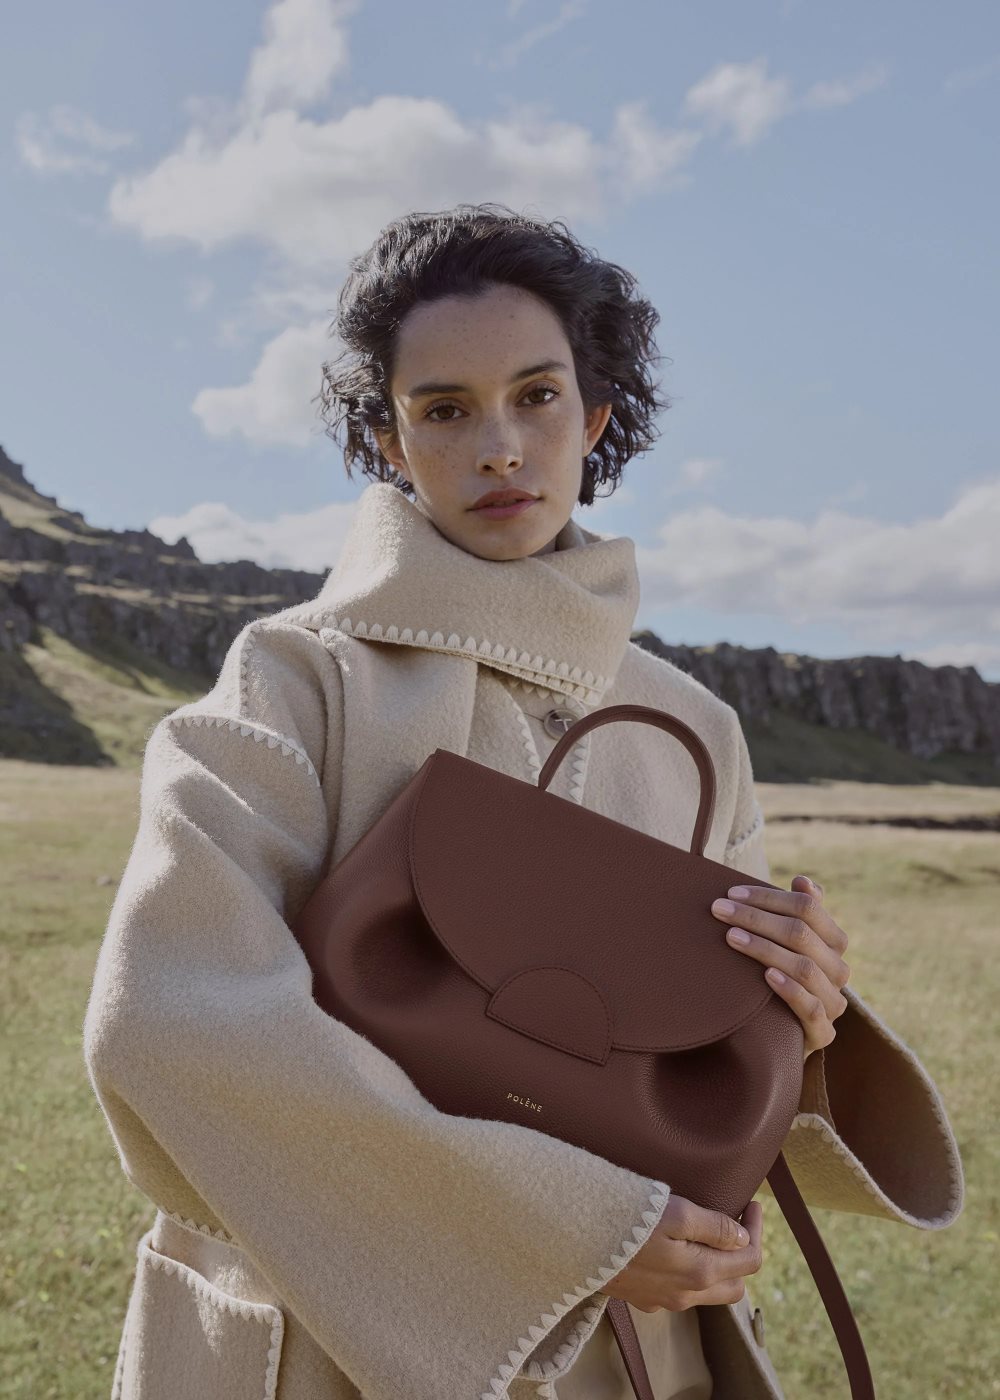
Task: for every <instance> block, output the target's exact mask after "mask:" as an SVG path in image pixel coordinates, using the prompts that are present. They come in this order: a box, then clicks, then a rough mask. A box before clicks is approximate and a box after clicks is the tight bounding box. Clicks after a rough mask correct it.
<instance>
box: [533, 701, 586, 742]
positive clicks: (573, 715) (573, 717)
mask: <svg viewBox="0 0 1000 1400" xmlns="http://www.w3.org/2000/svg"><path fill="white" fill-rule="evenodd" d="M579 718H580V716H579V715H578V714H577V712H576V711H575V710H571V709H570V708H569V706H568V705H558V706H557V707H556V708H555V709H554V710H549V712H548V714H547V715H546V716H545V718H544V719H543V721H542V723H543V724H544V725H545V732H546V734H548V735H549V737H550V738H552V739H561V738H562V736H563V735H564V734H565V733H566V730H567V729H569V727H570V726H571V725H572V724H575V723H576V721H577V720H578V719H579Z"/></svg>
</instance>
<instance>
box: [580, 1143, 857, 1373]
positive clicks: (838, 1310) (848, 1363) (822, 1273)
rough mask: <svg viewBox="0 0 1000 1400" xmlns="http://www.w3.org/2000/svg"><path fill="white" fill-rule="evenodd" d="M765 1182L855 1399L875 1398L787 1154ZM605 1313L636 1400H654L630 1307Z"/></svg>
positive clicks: (620, 1305) (621, 1304) (849, 1315)
mask: <svg viewBox="0 0 1000 1400" xmlns="http://www.w3.org/2000/svg"><path fill="white" fill-rule="evenodd" d="M767 1180H768V1182H769V1183H770V1186H771V1190H772V1191H773V1192H774V1198H775V1200H776V1201H777V1202H778V1205H779V1206H780V1207H781V1213H782V1215H784V1217H785V1219H786V1220H787V1221H788V1224H789V1226H790V1228H791V1231H792V1234H793V1235H794V1236H795V1238H796V1240H797V1241H798V1245H799V1248H800V1249H801V1250H802V1253H803V1254H804V1255H805V1260H806V1263H807V1264H808V1265H809V1271H810V1273H811V1274H812V1276H813V1280H814V1282H815V1284H816V1287H817V1288H818V1289H819V1294H820V1297H821V1298H822V1299H823V1305H824V1307H825V1308H826V1312H827V1316H828V1317H829V1319H830V1321H831V1323H832V1324H833V1330H834V1332H835V1334H836V1337H837V1345H838V1346H839V1347H840V1354H841V1356H842V1357H843V1358H844V1365H845V1367H846V1368H847V1376H848V1379H849V1380H850V1383H851V1400H875V1384H874V1381H873V1380H872V1373H871V1368H870V1366H869V1364H868V1357H867V1355H866V1354H865V1347H864V1342H863V1341H862V1340H861V1333H860V1332H859V1331H858V1324H857V1322H856V1321H855V1318H854V1313H853V1312H852V1311H851V1304H850V1302H849V1301H848V1298H847V1294H846V1293H845V1292H844V1287H843V1284H842V1283H841V1282H840V1278H839V1276H838V1274H837V1270H836V1268H835V1267H834V1265H833V1261H832V1260H831V1258H830V1256H829V1254H828V1253H827V1250H826V1246H825V1245H824V1243H823V1240H822V1237H821V1236H820V1233H819V1231H818V1230H817V1228H816V1225H815V1222H814V1221H813V1218H812V1216H811V1215H810V1214H809V1207H808V1206H807V1205H806V1203H805V1201H804V1200H803V1199H802V1196H801V1194H800V1192H799V1188H798V1187H797V1186H796V1185H795V1180H794V1178H793V1176H792V1173H791V1171H790V1169H789V1166H788V1163H787V1162H786V1161H785V1157H784V1154H783V1153H781V1152H779V1153H778V1156H777V1158H776V1159H775V1162H774V1165H773V1166H772V1168H771V1170H770V1171H769V1172H768V1174H767ZM606 1311H607V1314H608V1320H609V1321H610V1323H611V1328H612V1330H613V1332H614V1334H615V1339H616V1341H617V1342H618V1348H619V1350H620V1351H621V1354H622V1359H623V1360H624V1362H625V1369H626V1370H627V1371H628V1376H629V1380H630V1381H631V1382H632V1389H633V1390H634V1391H635V1393H636V1397H637V1400H654V1397H653V1391H652V1387H651V1386H650V1383H649V1373H648V1372H647V1370H646V1363H645V1361H644V1360H643V1356H642V1349H641V1347H640V1346H639V1338H638V1336H637V1335H636V1330H635V1323H634V1322H633V1321H632V1316H631V1314H630V1313H629V1310H628V1304H627V1303H626V1302H625V1300H624V1299H623V1298H609V1300H608V1306H607V1309H606Z"/></svg>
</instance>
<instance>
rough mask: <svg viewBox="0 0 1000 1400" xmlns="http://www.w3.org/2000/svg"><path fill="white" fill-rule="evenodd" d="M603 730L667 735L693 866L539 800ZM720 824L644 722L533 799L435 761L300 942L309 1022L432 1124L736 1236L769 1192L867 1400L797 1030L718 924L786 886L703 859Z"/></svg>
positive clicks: (458, 759) (351, 859)
mask: <svg viewBox="0 0 1000 1400" xmlns="http://www.w3.org/2000/svg"><path fill="white" fill-rule="evenodd" d="M612 721H635V722H640V723H643V724H652V725H656V726H658V727H659V728H660V729H663V730H664V731H665V732H666V733H668V734H672V735H673V736H674V737H675V738H677V739H679V740H680V742H681V743H682V744H684V746H685V747H686V749H687V750H688V752H689V753H690V754H691V756H692V758H693V759H694V761H695V763H696V764H697V766H698V772H699V774H700V777H701V800H700V805H699V807H698V813H697V817H696V819H695V825H694V833H693V835H692V838H691V849H690V850H688V851H686V850H683V849H682V848H681V847H678V846H674V845H672V844H671V843H670V842H667V841H660V840H658V839H657V838H655V837H653V836H648V835H647V834H646V833H645V832H642V831H639V830H637V829H634V828H632V827H630V826H626V825H624V824H623V823H621V822H618V821H614V820H613V819H611V818H610V817H605V816H603V815H601V814H599V813H596V812H592V811H589V810H588V809H587V808H585V807H582V806H579V805H578V804H576V803H575V802H570V801H567V800H566V799H565V798H561V797H558V796H556V795H555V794H553V793H549V792H547V791H546V789H547V787H548V785H549V783H550V782H551V780H552V777H553V775H554V773H555V771H556V769H557V768H558V766H559V764H560V763H561V762H562V760H563V758H564V757H565V756H566V753H567V752H568V750H569V748H570V746H571V745H573V744H575V743H576V742H577V740H578V739H579V738H580V737H581V736H582V735H583V734H584V733H586V731H587V730H589V729H594V728H596V727H597V726H598V725H602V724H609V723H611V722H612ZM714 809H715V770H714V767H713V764H712V759H711V755H710V754H709V752H708V750H707V748H706V747H705V745H704V743H703V742H702V740H701V739H700V738H699V737H698V735H697V733H696V732H695V731H694V730H693V729H692V728H691V727H690V726H689V725H687V724H685V723H684V722H683V721H681V720H679V719H677V718H675V717H674V716H672V715H670V714H668V713H666V712H665V711H663V710H659V709H654V708H652V707H649V706H645V705H612V706H608V707H606V708H604V709H601V710H595V711H593V712H592V713H591V714H589V715H585V716H583V717H582V718H580V719H578V720H576V721H575V722H574V723H573V724H572V725H571V726H570V727H569V728H568V729H567V731H566V733H565V734H564V735H563V736H562V738H561V739H560V740H559V742H558V743H557V744H556V745H555V747H554V748H553V749H552V752H551V753H550V754H549V757H548V759H547V760H546V762H545V764H544V766H543V768H542V770H541V772H540V774H539V777H538V785H537V787H536V786H535V785H533V784H531V783H526V782H524V781H523V780H521V779H518V778H513V777H510V776H508V775H507V774H504V773H500V772H498V771H497V770H495V769H493V768H490V767H488V766H486V765H483V764H480V763H476V762H474V761H473V760H471V759H468V758H464V757H462V756H461V755H459V754H455V753H452V752H451V751H450V750H447V749H441V748H438V749H435V750H434V752H433V753H432V754H430V756H429V757H428V758H427V759H426V760H425V762H424V763H423V764H422V766H421V767H420V769H419V770H418V771H417V772H416V773H415V774H414V776H413V777H412V778H411V779H410V781H409V782H408V783H407V784H406V786H405V787H404V788H403V789H402V790H401V791H400V792H399V793H398V794H397V795H396V797H395V798H394V799H393V801H392V802H391V803H390V805H389V807H388V808H387V809H386V810H385V812H384V813H383V814H382V816H381V817H380V819H379V820H378V821H377V822H376V823H375V824H374V825H373V826H372V827H371V828H370V829H369V830H368V831H367V832H366V833H365V835H364V836H363V837H362V838H361V839H360V840H359V841H358V842H357V843H356V844H355V846H354V847H353V848H352V849H351V850H350V851H349V852H348V853H347V854H346V855H345V856H344V857H343V859H342V860H341V861H340V862H339V863H338V864H337V866H336V867H335V868H334V869H332V870H330V871H329V872H328V873H327V874H326V875H325V876H324V877H323V878H322V879H321V881H320V882H319V884H318V885H317V887H316V888H315V890H314V891H313V892H312V894H311V895H310V897H309V899H308V901H307V902H306V904H305V905H304V906H303V908H302V909H301V910H300V911H299V913H298V915H297V917H296V918H295V921H294V923H292V925H291V928H292V932H293V933H294V934H295V937H296V938H297V939H298V941H299V943H300V944H301V946H302V949H303V951H304V953H305V955H306V957H307V959H308V961H309V964H310V967H311V968H312V972H313V995H314V998H315V1000H316V1002H317V1003H318V1005H319V1006H320V1007H321V1008H322V1009H323V1010H324V1011H326V1012H327V1013H328V1014H329V1015H331V1016H335V1017H336V1018H337V1019H338V1020H340V1021H343V1022H344V1023H346V1024H347V1025H349V1026H351V1027H352V1028H353V1029H354V1030H356V1031H358V1032H360V1033H361V1034H362V1035H364V1036H365V1037H366V1038H368V1039H369V1040H371V1041H372V1042H373V1043H374V1044H376V1045H377V1046H378V1047H379V1048H380V1049H381V1050H383V1051H384V1052H385V1053H386V1054H387V1055H389V1056H390V1057H391V1058H392V1059H393V1060H395V1061H396V1063H397V1064H399V1065H400V1066H401V1067H402V1068H403V1069H404V1070H405V1071H406V1073H407V1074H408V1075H409V1076H410V1078H411V1079H412V1080H413V1082H414V1083H415V1084H416V1086H417V1087H418V1088H419V1089H420V1091H421V1093H423V1094H424V1096H425V1097H426V1098H428V1099H429V1100H430V1101H431V1103H433V1104H434V1105H435V1107H437V1108H438V1109H440V1110H441V1111H442V1112H444V1113H453V1114H460V1115H463V1116H467V1117H477V1118H490V1119H502V1120H505V1121H507V1122H511V1123H521V1124H526V1125H527V1126H529V1127H531V1128H535V1129H538V1130H539V1131H541V1132H544V1133H549V1134H551V1135H552V1136H554V1137H557V1138H560V1139H562V1140H563V1141H565V1142H570V1143H573V1144H575V1145H576V1146H577V1147H582V1148H584V1149H586V1150H587V1151H589V1152H593V1153H595V1154H597V1155H598V1156H601V1157H603V1158H605V1160H607V1161H610V1162H613V1163H615V1164H616V1165H618V1166H623V1167H627V1168H629V1169H630V1170H631V1171H634V1172H637V1173H639V1174H640V1175H642V1176H648V1177H652V1178H654V1179H656V1180H659V1181H663V1182H666V1183H667V1185H668V1186H669V1187H670V1188H671V1190H672V1191H675V1192H677V1193H678V1194H679V1195H681V1196H686V1197H688V1198H689V1199H690V1200H692V1201H695V1202H696V1203H697V1204H698V1205H701V1206H704V1207H707V1208H709V1209H713V1210H719V1211H724V1212H725V1213H726V1214H727V1215H730V1216H733V1217H734V1218H736V1217H739V1216H740V1215H742V1213H743V1211H744V1209H745V1208H746V1206H747V1205H748V1204H749V1202H750V1201H751V1200H752V1199H753V1196H754V1194H755V1192H756V1191H758V1190H759V1188H760V1186H761V1184H762V1182H763V1181H764V1180H765V1178H766V1179H767V1181H768V1182H769V1183H770V1186H771V1189H772V1191H773V1192H774V1195H775V1198H776V1200H777V1201H778V1204H779V1205H780V1207H781V1209H782V1211H783V1213H784V1215H785V1218H786V1219H787V1221H788V1223H789V1225H790V1227H791V1229H792V1231H793V1232H794V1234H795V1237H796V1239H797V1240H798V1242H799V1245H800V1247H801V1249H802V1251H803V1253H804V1255H805V1258H806V1261H807V1263H808V1265H809V1267H810V1270H811V1271H812V1274H813V1278H814V1279H815V1282H816V1284H817V1287H818V1289H819V1292H820V1294H821V1296H822V1298H823V1302H824V1304H825V1306H826V1310H827V1313H828V1314H829V1317H830V1321H831V1322H832V1324H833V1327H834V1330H835V1332H836V1334H837V1340H838V1343H839V1345H840V1349H841V1353H842V1355H843V1358H844V1362H845V1365H846V1368H847V1372H848V1375H849V1378H850V1383H851V1394H852V1397H853V1400H866V1398H867V1397H873V1396H874V1393H875V1392H874V1387H873V1384H872V1377H871V1371H870V1369H869V1366H868V1360H867V1357H866V1355H865V1350H864V1345H863V1343H862V1340H861V1336H860V1334H859V1332H858V1328H857V1324H856V1322H855V1319H854V1315H853V1313H852V1311H851V1307H850V1303H849V1302H848V1300H847V1297H846V1295H845V1293H844V1290H843V1287H842V1286H841V1283H840V1279H839V1278H838V1276H837V1272H836V1270H835V1268H834V1266H833V1264H832V1263H831V1261H830V1257H829V1255H828V1254H827V1251H826V1249H825V1247H824V1245H823V1241H822V1239H821V1238H820V1236H819V1233H818V1231H817V1229H816V1227H815V1225H814V1224H813V1221H812V1217H811V1215H810V1213H809V1210H808V1208H807V1207H806V1205H805V1203H804V1202H803V1200H802V1197H801V1196H800V1194H799V1192H798V1189H797V1188H796V1186H795V1182H794V1180H793V1179H792V1175H791V1172H790V1170H789V1168H788V1166H787V1164H786V1162H785V1159H784V1157H783V1156H782V1154H781V1147H782V1144H783V1142H784V1140H785V1137H786V1136H787V1134H788V1131H789V1129H790V1127H791V1124H792V1120H793V1118H794V1117H795V1113H796V1110H797V1107H798V1102H799V1096H800V1093H801V1088H802V1073H803V1046H804V1039H803V1032H802V1026H801V1024H800V1022H799V1020H798V1018H797V1017H796V1015H795V1014H794V1012H793V1011H792V1010H791V1008H790V1007H789V1006H788V1005H787V1004H786V1003H785V1002H784V1001H782V1000H781V998H780V997H779V996H778V995H777V994H776V993H775V992H773V991H772V990H771V988H770V987H769V986H768V984H767V983H766V982H765V981H764V978H763V976H762V975H761V968H760V966H759V964H758V963H757V962H755V961H753V960H751V959H749V958H746V957H744V956H743V955H741V954H740V953H738V952H737V951H736V950H735V949H733V948H730V947H729V946H728V944H727V943H726V941H725V936H724V930H723V926H722V924H721V923H720V922H719V920H718V919H716V918H715V916H714V915H713V914H712V912H711V905H712V901H713V900H714V899H715V898H717V897H718V896H720V895H723V896H724V895H725V894H726V891H727V890H728V888H729V886H730V885H732V884H733V883H734V882H736V881H737V880H739V879H740V878H741V877H742V878H743V879H744V880H745V881H749V882H750V883H751V884H757V885H766V886H768V887H769V888H771V889H777V888H780V886H776V885H771V884H770V882H768V881H766V880H761V879H759V878H758V877H756V876H750V875H745V874H744V873H743V872H741V871H740V870H738V869H735V868H734V867H732V866H729V865H723V864H721V863H720V862H718V861H714V860H709V859H708V858H706V856H705V855H704V854H703V852H704V848H705V842H706V839H707V836H708V833H709V831H710V829H711V823H712V815H713V812H714ZM501 857H502V858H501ZM607 1313H608V1318H609V1320H610V1322H611V1326H612V1328H613V1329H614V1333H615V1337H616V1339H617V1342H618V1345H619V1347H620V1349H621V1352H622V1357H623V1360H624V1362H625V1366H626V1369H627V1371H628V1374H629V1377H630V1379H631V1382H632V1386H633V1388H634V1390H635V1393H636V1395H637V1397H638V1400H653V1392H652V1390H651V1388H650V1383H649V1377H648V1374H647V1371H646V1366H645V1362H644V1361H643V1358H642V1353H641V1349H640V1346H639V1341H638V1337H637V1335H636V1331H635V1326H634V1324H633V1321H632V1318H631V1316H630V1314H629V1311H628V1306H627V1304H626V1302H625V1301H624V1300H623V1299H618V1298H611V1299H610V1300H609V1302H608V1305H607Z"/></svg>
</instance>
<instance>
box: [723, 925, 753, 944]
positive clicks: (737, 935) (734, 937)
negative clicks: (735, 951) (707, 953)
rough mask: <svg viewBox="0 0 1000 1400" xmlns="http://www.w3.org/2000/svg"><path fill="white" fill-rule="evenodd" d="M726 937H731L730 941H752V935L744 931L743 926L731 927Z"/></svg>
mask: <svg viewBox="0 0 1000 1400" xmlns="http://www.w3.org/2000/svg"><path fill="white" fill-rule="evenodd" d="M726 937H727V938H728V939H729V941H730V943H749V942H750V935H749V934H748V933H744V932H743V930H742V929H741V928H731V929H730V930H729V932H728V933H727V934H726Z"/></svg>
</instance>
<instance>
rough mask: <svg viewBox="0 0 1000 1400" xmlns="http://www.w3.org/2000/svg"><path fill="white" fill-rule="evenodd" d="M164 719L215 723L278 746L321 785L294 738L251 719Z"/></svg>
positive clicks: (275, 746) (202, 724)
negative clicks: (266, 727)
mask: <svg viewBox="0 0 1000 1400" xmlns="http://www.w3.org/2000/svg"><path fill="white" fill-rule="evenodd" d="M163 718H164V719H165V720H169V721H170V723H171V724H186V725H192V724H193V725H195V726H197V727H198V728H201V727H202V726H204V727H205V728H211V726H212V725H213V724H217V725H218V726H219V727H220V729H221V728H222V727H223V726H225V727H226V728H228V729H232V730H237V729H238V730H239V732H240V734H241V735H242V736H243V737H244V738H245V739H253V740H254V742H255V743H257V744H260V743H265V742H266V744H267V747H268V748H269V749H276V748H278V747H279V746H280V748H281V752H282V753H283V754H284V755H285V757H286V758H289V757H294V759H295V762H296V763H297V764H299V765H300V767H304V768H305V769H306V770H307V771H308V773H309V774H310V775H311V776H312V777H313V778H314V779H315V781H316V784H317V786H322V784H321V783H320V781H319V776H318V774H317V772H316V769H315V768H314V767H313V764H312V761H311V759H310V758H309V755H308V754H307V753H306V752H305V750H304V749H302V748H301V747H300V746H299V745H298V744H296V743H295V741H294V740H292V739H289V738H288V736H287V735H285V734H276V733H275V732H274V731H273V730H271V729H265V728H264V727H263V725H258V724H256V723H255V722H254V721H253V720H245V719H233V718H232V717H231V716H230V715H183V714H172V715H164V717H163Z"/></svg>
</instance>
